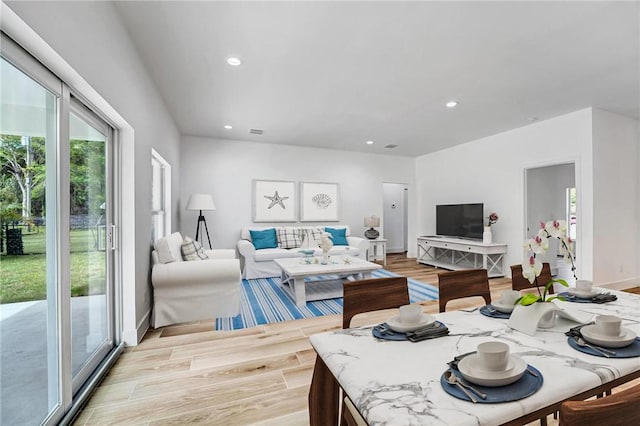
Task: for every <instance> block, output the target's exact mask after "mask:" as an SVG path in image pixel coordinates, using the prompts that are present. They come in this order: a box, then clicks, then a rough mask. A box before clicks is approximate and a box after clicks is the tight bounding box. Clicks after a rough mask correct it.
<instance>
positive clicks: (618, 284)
mask: <svg viewBox="0 0 640 426" xmlns="http://www.w3.org/2000/svg"><path fill="white" fill-rule="evenodd" d="M638 286H640V277H634V278H628V279H626V280H622V281H612V282H609V283H604V284H598V287H604V288H610V289H611V290H624V289H626V288H631V287H638Z"/></svg>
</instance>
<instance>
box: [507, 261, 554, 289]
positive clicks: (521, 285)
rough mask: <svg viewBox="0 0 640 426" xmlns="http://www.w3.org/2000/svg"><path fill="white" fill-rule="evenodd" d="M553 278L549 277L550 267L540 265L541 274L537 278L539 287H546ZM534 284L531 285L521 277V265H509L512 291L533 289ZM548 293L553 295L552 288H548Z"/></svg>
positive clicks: (545, 264) (544, 264) (546, 264)
mask: <svg viewBox="0 0 640 426" xmlns="http://www.w3.org/2000/svg"><path fill="white" fill-rule="evenodd" d="M552 278H553V277H552V276H551V265H549V263H547V262H545V263H543V264H542V272H540V276H538V283H540V286H541V287H544V286H545V285H547V283H548V282H549V281H551V279H552ZM534 287H535V284H531V283H530V282H529V280H528V279H526V278H525V277H524V276H523V275H522V265H511V288H512V289H513V290H525V289H527V288H534ZM549 293H551V294H553V286H551V287H549Z"/></svg>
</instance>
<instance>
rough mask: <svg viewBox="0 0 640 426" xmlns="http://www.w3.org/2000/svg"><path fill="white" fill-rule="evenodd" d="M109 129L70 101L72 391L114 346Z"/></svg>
mask: <svg viewBox="0 0 640 426" xmlns="http://www.w3.org/2000/svg"><path fill="white" fill-rule="evenodd" d="M108 134H109V130H108V127H107V126H106V125H105V124H103V123H102V122H100V121H98V119H97V118H96V117H95V116H93V114H91V113H90V112H89V111H88V110H85V109H84V108H83V107H82V106H80V105H79V104H78V103H75V102H72V110H71V114H70V117H69V135H70V137H69V139H70V141H69V171H70V203H69V205H70V211H69V215H70V220H69V226H70V229H69V236H70V247H71V250H70V251H71V253H70V264H71V271H70V284H71V286H70V287H71V359H72V372H73V391H74V393H75V391H76V390H77V389H78V388H79V387H80V386H81V385H82V384H83V383H84V381H85V380H86V378H87V377H88V376H89V375H90V374H91V373H92V372H93V370H94V368H95V367H96V366H97V365H98V364H99V363H100V361H102V359H103V358H104V356H105V355H106V353H107V352H108V351H109V350H110V349H111V348H112V347H113V338H112V326H111V320H112V310H111V305H112V304H111V298H112V291H111V288H112V287H111V285H109V282H110V275H111V274H110V269H109V268H110V264H111V262H110V254H111V250H110V248H111V244H110V242H109V241H108V235H109V233H110V227H109V223H110V222H109V217H110V215H109V212H110V209H109V205H110V202H109V198H108V196H109V192H110V191H109V182H108V175H107V161H108V158H109V155H108V153H109V150H108V146H109V144H108Z"/></svg>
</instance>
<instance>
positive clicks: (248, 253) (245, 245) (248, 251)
mask: <svg viewBox="0 0 640 426" xmlns="http://www.w3.org/2000/svg"><path fill="white" fill-rule="evenodd" d="M237 247H238V252H239V253H240V255H242V256H244V257H245V258H247V259H253V258H254V255H255V254H256V247H255V246H254V245H253V243H251V241H248V240H240V241H238V244H237Z"/></svg>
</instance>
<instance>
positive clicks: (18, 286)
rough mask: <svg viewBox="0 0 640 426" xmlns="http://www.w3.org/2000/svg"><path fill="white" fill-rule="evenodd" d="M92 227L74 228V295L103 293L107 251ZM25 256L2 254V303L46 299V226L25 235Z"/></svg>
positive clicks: (0, 263) (0, 269)
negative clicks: (101, 248)
mask: <svg viewBox="0 0 640 426" xmlns="http://www.w3.org/2000/svg"><path fill="white" fill-rule="evenodd" d="M94 238H95V237H94V234H92V232H91V231H90V230H84V229H83V230H73V231H71V258H70V261H71V295H72V296H86V295H89V294H103V293H104V292H105V289H104V285H105V283H104V276H105V261H104V259H105V253H106V252H103V251H98V250H96V249H95V240H94ZM23 245H24V253H25V255H24V256H7V255H5V254H2V256H1V257H0V303H13V302H25V301H30V300H43V299H46V296H47V290H46V255H45V252H46V248H45V230H44V227H41V228H40V232H39V233H32V234H26V235H24V236H23Z"/></svg>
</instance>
